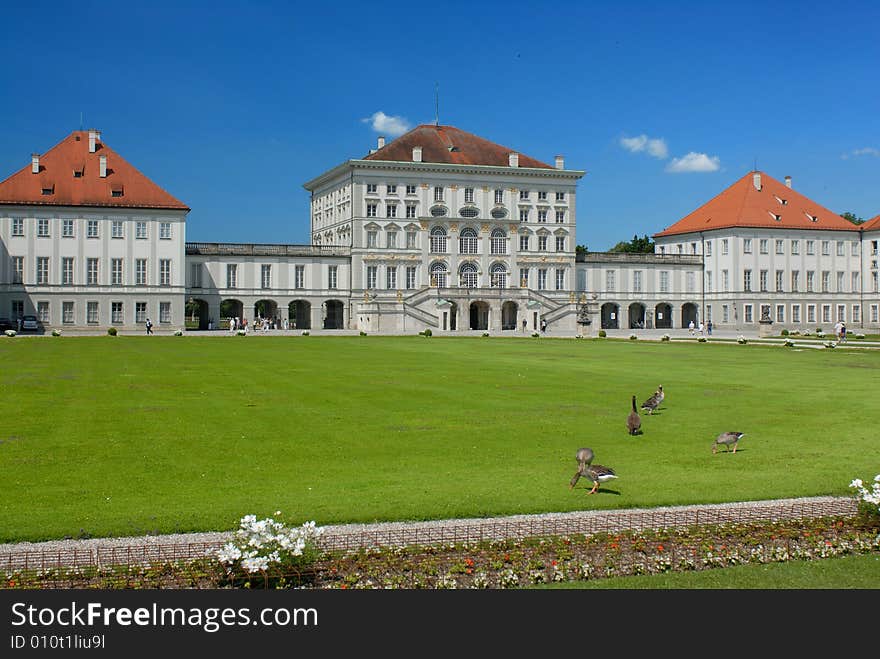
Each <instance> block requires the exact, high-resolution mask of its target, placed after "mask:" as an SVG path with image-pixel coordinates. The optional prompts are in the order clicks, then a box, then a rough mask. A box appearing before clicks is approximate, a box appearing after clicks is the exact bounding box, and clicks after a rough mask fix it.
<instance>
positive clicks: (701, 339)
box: [697, 336, 709, 343]
mask: <svg viewBox="0 0 880 659" xmlns="http://www.w3.org/2000/svg"><path fill="white" fill-rule="evenodd" d="M708 340H709V339H707V338H706V337H705V336H698V337H697V341H698V342H699V343H706V342H707V341H708Z"/></svg>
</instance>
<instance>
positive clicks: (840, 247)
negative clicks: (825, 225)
mask: <svg viewBox="0 0 880 659" xmlns="http://www.w3.org/2000/svg"><path fill="white" fill-rule="evenodd" d="M837 255H838V256H846V245H845V244H844V242H843V241H842V240H838V241H837Z"/></svg>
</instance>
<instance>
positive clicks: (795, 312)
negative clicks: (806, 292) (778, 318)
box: [791, 304, 801, 323]
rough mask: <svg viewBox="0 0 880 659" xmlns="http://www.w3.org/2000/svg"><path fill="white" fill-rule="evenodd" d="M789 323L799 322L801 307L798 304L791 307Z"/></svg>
mask: <svg viewBox="0 0 880 659" xmlns="http://www.w3.org/2000/svg"><path fill="white" fill-rule="evenodd" d="M791 322H793V323H799V322H801V305H799V304H793V305H791Z"/></svg>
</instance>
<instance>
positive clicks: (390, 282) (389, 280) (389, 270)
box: [385, 265, 397, 291]
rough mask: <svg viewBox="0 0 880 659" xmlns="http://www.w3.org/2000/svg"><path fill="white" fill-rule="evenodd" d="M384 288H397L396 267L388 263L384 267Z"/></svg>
mask: <svg viewBox="0 0 880 659" xmlns="http://www.w3.org/2000/svg"><path fill="white" fill-rule="evenodd" d="M385 288H387V289H388V290H389V291H391V290H394V289H395V288H397V267H396V266H393V265H389V266H386V267H385Z"/></svg>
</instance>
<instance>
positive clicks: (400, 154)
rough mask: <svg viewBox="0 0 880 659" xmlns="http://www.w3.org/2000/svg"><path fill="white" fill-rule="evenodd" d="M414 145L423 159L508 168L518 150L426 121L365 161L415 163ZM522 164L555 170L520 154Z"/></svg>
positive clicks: (367, 157)
mask: <svg viewBox="0 0 880 659" xmlns="http://www.w3.org/2000/svg"><path fill="white" fill-rule="evenodd" d="M414 146H420V147H422V162H428V163H448V164H452V165H493V166H495V167H508V166H509V165H510V161H509V158H508V154H509V153H511V152H516V149H510V148H508V147H506V146H501V145H500V144H495V143H494V142H490V141H489V140H484V139H483V138H482V137H477V136H476V135H473V134H472V133H467V132H465V131H463V130H459V129H458V128H455V127H454V126H435V125H433V124H423V125H421V126H416V127H415V128H413V129H412V130H411V131H409V132H408V133H406V134H404V135H401V136H400V137H398V138H397V139H395V140H392V141H391V142H388V143H387V144H386V145H385V146H383V147H382V148H381V149H379V150H378V151H376V152H375V153H371V154H370V155H368V156H366V157H365V158H364V160H389V161H397V162H412V156H413V153H412V151H413V147H414ZM517 153H518V152H517ZM519 166H520V167H539V168H542V169H553V167H551V166H550V165H548V164H547V163H543V162H541V161H540V160H535V159H534V158H530V157H529V156H526V155H523V154H521V153H520V154H519Z"/></svg>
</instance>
